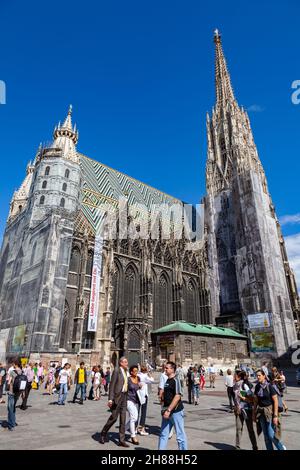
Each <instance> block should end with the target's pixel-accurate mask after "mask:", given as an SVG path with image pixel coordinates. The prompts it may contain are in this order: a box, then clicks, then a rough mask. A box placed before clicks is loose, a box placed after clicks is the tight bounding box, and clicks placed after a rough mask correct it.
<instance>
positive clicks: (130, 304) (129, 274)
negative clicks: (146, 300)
mask: <svg viewBox="0 0 300 470" xmlns="http://www.w3.org/2000/svg"><path fill="white" fill-rule="evenodd" d="M135 284H136V276H135V272H134V270H133V268H132V267H131V266H129V267H128V268H127V269H126V271H125V276H124V304H125V311H126V314H128V315H129V316H131V317H132V316H133V312H134V307H135V287H136V286H135Z"/></svg>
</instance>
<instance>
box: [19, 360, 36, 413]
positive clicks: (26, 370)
mask: <svg viewBox="0 0 300 470" xmlns="http://www.w3.org/2000/svg"><path fill="white" fill-rule="evenodd" d="M24 374H25V375H26V377H27V384H26V389H25V392H24V395H23V401H22V404H21V406H20V410H24V411H25V410H27V400H28V397H29V393H30V390H31V388H32V382H33V379H34V372H33V364H32V362H29V364H27V366H26V367H25V368H24Z"/></svg>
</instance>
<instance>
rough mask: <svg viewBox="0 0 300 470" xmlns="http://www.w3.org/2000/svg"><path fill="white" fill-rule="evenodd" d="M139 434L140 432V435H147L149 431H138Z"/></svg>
mask: <svg viewBox="0 0 300 470" xmlns="http://www.w3.org/2000/svg"><path fill="white" fill-rule="evenodd" d="M139 434H140V435H141V436H149V433H148V432H146V431H139Z"/></svg>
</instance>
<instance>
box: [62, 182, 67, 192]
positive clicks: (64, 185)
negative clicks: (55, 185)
mask: <svg viewBox="0 0 300 470" xmlns="http://www.w3.org/2000/svg"><path fill="white" fill-rule="evenodd" d="M67 187H68V186H67V183H64V184H63V187H62V190H63V191H67Z"/></svg>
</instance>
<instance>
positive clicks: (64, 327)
mask: <svg viewBox="0 0 300 470" xmlns="http://www.w3.org/2000/svg"><path fill="white" fill-rule="evenodd" d="M69 316H70V308H69V304H68V302H67V301H65V307H64V315H63V318H62V324H61V331H60V341H59V347H60V348H66V345H67V341H68V325H69Z"/></svg>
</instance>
